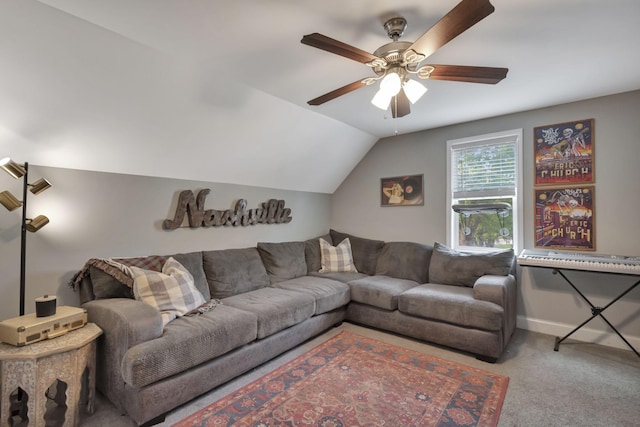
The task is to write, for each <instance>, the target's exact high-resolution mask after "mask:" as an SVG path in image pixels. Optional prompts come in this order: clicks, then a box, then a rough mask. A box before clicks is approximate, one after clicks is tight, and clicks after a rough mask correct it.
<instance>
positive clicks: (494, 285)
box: [473, 275, 516, 308]
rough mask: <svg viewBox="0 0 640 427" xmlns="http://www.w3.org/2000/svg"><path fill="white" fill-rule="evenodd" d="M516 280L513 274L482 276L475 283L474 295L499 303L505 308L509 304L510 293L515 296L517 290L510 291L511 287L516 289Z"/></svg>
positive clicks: (483, 299)
mask: <svg viewBox="0 0 640 427" xmlns="http://www.w3.org/2000/svg"><path fill="white" fill-rule="evenodd" d="M515 282H516V281H515V278H514V277H513V276H512V275H508V276H493V275H485V276H480V277H479V278H478V280H476V283H475V284H474V285H473V297H474V298H475V299H477V300H482V301H489V302H492V303H495V304H498V305H499V306H500V307H503V308H504V307H505V306H506V304H508V299H509V295H510V294H513V296H515V292H510V288H514V289H515V285H516V283H515Z"/></svg>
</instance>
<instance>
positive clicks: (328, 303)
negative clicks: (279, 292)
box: [272, 276, 350, 314]
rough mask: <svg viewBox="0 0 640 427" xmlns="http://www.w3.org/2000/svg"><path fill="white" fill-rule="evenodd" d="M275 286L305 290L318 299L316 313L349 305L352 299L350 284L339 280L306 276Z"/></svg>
mask: <svg viewBox="0 0 640 427" xmlns="http://www.w3.org/2000/svg"><path fill="white" fill-rule="evenodd" d="M272 286H273V287H275V288H280V289H289V290H292V291H296V292H304V293H306V294H309V295H311V296H313V297H314V298H315V300H316V311H315V314H322V313H327V312H329V311H331V310H335V309H336V308H339V307H343V306H345V305H347V304H348V303H349V301H350V293H349V286H348V285H347V284H345V283H342V282H338V281H337V280H331V279H325V278H321V277H312V276H304V277H298V278H295V279H291V280H287V281H285V282H279V283H277V284H275V285H272Z"/></svg>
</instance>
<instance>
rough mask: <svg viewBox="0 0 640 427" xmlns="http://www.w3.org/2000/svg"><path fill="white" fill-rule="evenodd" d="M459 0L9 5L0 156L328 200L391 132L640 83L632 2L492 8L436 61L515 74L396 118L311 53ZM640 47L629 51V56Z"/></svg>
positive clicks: (421, 27)
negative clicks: (324, 39)
mask: <svg viewBox="0 0 640 427" xmlns="http://www.w3.org/2000/svg"><path fill="white" fill-rule="evenodd" d="M457 3H458V0H431V1H428V2H427V1H423V0H422V1H419V0H397V1H393V2H392V1H388V0H387V1H383V0H369V1H366V0H348V1H345V0H340V1H337V0H323V1H319V0H314V1H311V0H307V1H302V0H271V1H264V0H234V1H218V0H190V1H184V0H41V1H35V0H0V145H1V150H0V157H2V156H4V155H10V156H11V157H13V158H14V159H15V160H17V161H29V162H31V163H33V164H39V165H47V166H57V167H68V168H74V169H86V170H96V171H107V172H118V173H131V174H141V175H150V176H164V177H171V178H184V179H194V180H202V181H208V182H227V183H235V184H246V185H255V186H264V187H273V188H283V189H293V190H302V191H314V192H323V193H332V192H333V191H334V190H335V189H336V188H337V187H338V186H339V185H340V183H341V182H342V180H343V179H344V178H345V177H346V176H347V175H348V174H349V172H350V171H351V170H352V169H353V167H355V165H356V164H357V163H358V162H359V161H360V160H361V159H362V157H363V156H364V155H365V154H366V152H367V151H368V150H369V149H370V148H371V146H372V145H373V144H374V143H375V142H376V141H377V140H378V139H379V138H381V137H386V136H390V135H393V134H395V133H408V132H414V131H418V130H423V129H430V128H434V127H440V126H445V125H450V124H455V123H460V122H466V121H470V120H475V119H481V118H485V117H491V116H497V115H502V114H507V113H512V112H517V111H524V110H528V109H534V108H540V107H546V106H549V105H555V104H560V103H565V102H571V101H576V100H580V99H586V98H592V97H597V96H602V95H608V94H613V93H619V92H625V91H630V90H636V89H640V74H639V73H638V69H640V64H639V62H640V55H638V53H637V52H638V47H637V46H636V44H637V43H638V42H639V41H640V25H639V18H640V2H639V1H638V0H611V1H602V0H563V1H558V0H492V4H493V5H494V6H495V8H496V11H495V12H494V13H493V14H492V15H490V16H488V17H487V18H485V19H484V20H482V21H480V22H479V23H478V24H476V25H475V26H473V27H472V28H471V29H469V30H468V31H466V32H465V33H463V34H462V35H460V36H459V37H457V38H456V39H454V40H453V41H452V42H450V43H449V44H447V45H445V46H444V47H442V48H441V49H440V50H438V51H437V52H436V53H435V54H433V55H432V56H430V57H429V58H428V60H427V61H426V62H427V63H440V64H452V65H475V66H492V67H507V68H509V74H508V75H507V78H506V79H505V80H503V81H502V82H500V83H499V84H497V85H495V86H494V85H481V84H471V83H456V82H446V81H426V85H427V86H428V88H429V91H428V92H427V94H426V95H425V96H424V97H423V98H422V99H421V100H420V101H419V102H418V103H417V104H416V105H414V106H412V113H411V114H410V115H409V116H406V117H403V118H400V119H392V118H391V117H390V113H387V114H385V113H384V112H382V111H380V110H378V109H377V108H375V107H374V106H372V105H371V104H370V103H369V101H370V99H371V97H372V96H373V94H374V93H375V90H376V89H375V88H374V87H366V88H363V89H360V90H358V91H356V92H352V93H350V94H347V95H344V96H342V97H340V98H337V99H335V100H333V101H330V102H328V103H326V104H324V105H321V106H318V107H311V106H308V105H307V104H306V101H308V100H309V99H312V98H315V97H317V96H319V95H322V94H324V93H326V92H329V91H331V90H333V89H336V88H338V87H340V86H343V85H345V84H347V83H351V82H353V81H356V80H358V79H361V78H364V77H368V76H370V75H372V73H371V71H370V70H369V69H368V67H366V66H364V65H363V64H360V63H357V62H355V61H351V60H349V59H346V58H343V57H340V56H337V55H333V54H330V53H328V52H325V51H321V50H318V49H315V48H312V47H309V46H305V45H302V44H301V43H300V39H301V37H302V36H303V35H305V34H309V33H313V32H319V33H322V34H324V35H326V36H329V37H332V38H334V39H337V40H340V41H342V42H344V43H347V44H350V45H353V46H355V47H358V48H360V49H363V50H365V51H368V52H373V51H374V50H376V49H377V48H378V47H379V46H381V45H383V44H385V43H388V42H389V41H390V40H389V39H388V38H387V36H386V33H385V31H384V30H383V28H382V25H381V24H382V22H383V21H384V20H385V18H388V17H390V16H392V15H395V14H400V15H401V16H404V17H405V18H406V19H407V21H408V29H407V31H406V32H405V35H404V37H403V38H402V39H401V40H406V41H413V40H415V39H417V38H418V37H419V36H420V35H422V34H423V33H424V32H425V31H426V30H427V29H428V28H429V27H431V26H432V25H433V24H435V23H436V22H437V21H438V20H439V19H440V18H441V17H442V16H444V15H445V14H446V13H447V12H448V11H449V10H451V9H452V8H453V7H454V6H455V5H456V4H457ZM634 52H635V53H634Z"/></svg>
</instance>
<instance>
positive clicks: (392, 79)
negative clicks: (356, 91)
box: [380, 72, 402, 97]
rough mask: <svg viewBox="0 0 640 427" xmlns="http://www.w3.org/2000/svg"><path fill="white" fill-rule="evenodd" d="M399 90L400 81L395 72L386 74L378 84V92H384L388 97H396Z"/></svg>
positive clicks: (400, 86)
mask: <svg viewBox="0 0 640 427" xmlns="http://www.w3.org/2000/svg"><path fill="white" fill-rule="evenodd" d="M401 88H402V79H401V78H400V75H398V73H396V72H390V73H387V75H386V76H384V78H383V79H382V81H381V82H380V91H382V92H384V93H385V94H387V95H388V96H389V97H392V96H395V95H397V94H398V92H400V89H401Z"/></svg>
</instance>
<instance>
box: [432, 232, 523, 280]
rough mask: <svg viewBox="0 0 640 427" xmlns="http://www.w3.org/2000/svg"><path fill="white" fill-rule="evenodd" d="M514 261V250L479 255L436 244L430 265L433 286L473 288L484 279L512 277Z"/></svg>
mask: <svg viewBox="0 0 640 427" xmlns="http://www.w3.org/2000/svg"><path fill="white" fill-rule="evenodd" d="M513 259H514V254H513V249H507V250H503V251H498V252H491V253H483V254H475V253H466V252H458V251H455V250H453V249H450V248H448V247H447V246H445V245H443V244H442V243H438V242H436V243H434V245H433V254H432V255H431V262H430V263H429V282H431V283H438V284H442V285H456V286H468V287H473V285H474V283H475V282H476V280H477V279H478V278H479V277H480V276H484V275H486V274H491V275H496V276H506V275H508V274H509V273H510V272H511V268H512V265H513Z"/></svg>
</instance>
